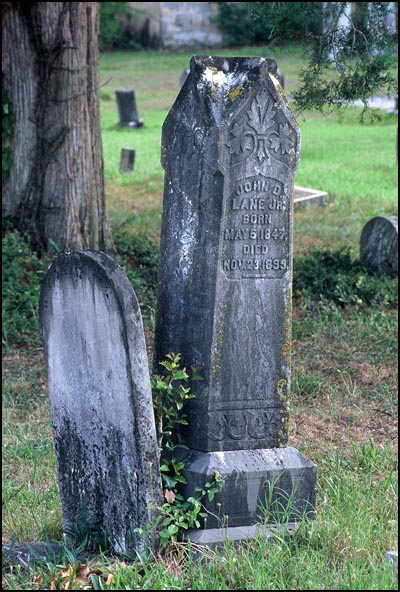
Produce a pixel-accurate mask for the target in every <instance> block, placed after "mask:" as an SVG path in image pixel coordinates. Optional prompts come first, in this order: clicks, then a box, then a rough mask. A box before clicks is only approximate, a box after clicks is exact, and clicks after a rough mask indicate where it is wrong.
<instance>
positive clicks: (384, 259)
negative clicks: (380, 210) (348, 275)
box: [360, 216, 399, 275]
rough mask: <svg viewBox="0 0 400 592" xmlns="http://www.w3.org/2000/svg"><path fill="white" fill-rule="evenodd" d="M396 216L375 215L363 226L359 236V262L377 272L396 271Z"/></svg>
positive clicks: (397, 232) (395, 272)
mask: <svg viewBox="0 0 400 592" xmlns="http://www.w3.org/2000/svg"><path fill="white" fill-rule="evenodd" d="M398 246H399V231H398V219H397V216H377V217H376V218H372V219H371V220H370V221H369V222H367V224H366V225H365V226H364V228H363V229H362V232H361V237H360V262H361V264H362V265H364V267H366V268H367V269H368V270H370V271H372V272H374V273H376V274H378V275H382V274H388V275H392V274H397V273H398Z"/></svg>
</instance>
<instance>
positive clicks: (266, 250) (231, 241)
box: [220, 175, 289, 280]
mask: <svg viewBox="0 0 400 592" xmlns="http://www.w3.org/2000/svg"><path fill="white" fill-rule="evenodd" d="M288 228H289V199H288V197H287V196H286V195H285V194H284V187H283V183H282V182H281V181H279V180H277V179H274V178H272V177H266V176H264V175H256V176H252V177H246V178H245V179H241V180H239V181H237V182H236V184H235V187H234V190H233V192H232V194H231V195H230V197H229V198H228V200H227V202H226V204H225V211H224V217H223V222H222V226H221V232H222V237H221V252H220V267H221V269H222V271H223V272H224V274H225V276H226V277H227V278H228V279H232V280H236V279H246V278H266V279H268V278H271V279H275V278H281V277H283V274H284V273H285V272H286V271H287V269H288V267H289V232H288Z"/></svg>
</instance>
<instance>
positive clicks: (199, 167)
mask: <svg viewBox="0 0 400 592" xmlns="http://www.w3.org/2000/svg"><path fill="white" fill-rule="evenodd" d="M276 71H277V66H276V63H275V62H274V60H271V59H264V58H223V57H201V56H199V57H196V56H195V57H193V58H192V60H191V64H190V74H189V76H188V78H187V80H186V82H185V85H184V86H183V88H182V89H181V92H180V94H179V96H178V98H177V100H176V102H175V104H174V105H173V107H172V109H171V111H170V113H169V115H168V117H167V119H166V121H165V123H164V126H163V137H162V164H163V167H164V169H165V189H164V204H163V219H162V231H161V247H160V265H159V285H158V308H157V316H156V330H155V344H154V349H155V352H154V362H155V366H154V370H155V371H156V372H158V373H159V372H160V367H159V365H158V364H159V363H160V362H161V361H163V360H164V359H165V356H166V354H167V353H169V352H179V353H181V355H182V361H183V362H184V364H185V365H186V367H187V368H188V369H190V367H191V366H194V367H196V368H198V369H199V373H200V374H201V375H202V378H203V380H202V381H196V382H194V384H193V394H194V395H195V398H194V399H193V400H192V401H191V402H190V408H189V427H188V429H187V431H186V434H185V437H186V441H187V444H188V445H189V448H190V450H189V451H188V452H187V453H186V461H185V462H186V474H187V476H188V481H189V485H188V488H187V493H191V491H193V488H194V487H195V486H197V485H200V486H204V483H205V482H206V481H207V480H209V478H210V476H212V474H213V472H214V470H218V471H219V472H220V473H221V474H222V476H223V477H224V479H225V481H224V484H223V486H222V489H221V491H220V493H219V494H218V495H217V496H216V497H215V501H214V502H213V503H212V504H207V507H208V509H210V511H212V512H213V513H214V514H215V515H216V516H217V515H218V513H220V515H221V516H222V515H224V514H225V515H228V516H229V518H228V526H229V529H228V531H229V536H232V537H234V536H235V533H234V529H235V528H239V529H240V532H241V533H246V532H249V533H251V532H252V529H253V528H254V524H255V523H256V522H258V521H259V520H260V519H262V512H261V511H260V507H261V506H262V505H264V506H265V505H266V503H267V500H268V499H270V501H271V502H272V505H273V507H274V508H275V509H277V508H278V507H280V508H281V509H282V508H283V507H284V505H286V506H288V503H286V504H284V500H286V501H287V500H288V499H289V498H290V499H291V505H292V509H291V512H290V519H291V520H293V521H295V520H296V519H298V518H299V517H300V516H301V515H303V513H306V514H307V515H308V516H310V517H311V516H313V513H314V507H315V486H316V467H315V465H314V464H313V463H312V462H311V461H309V460H308V459H307V458H305V457H304V456H303V455H302V454H300V453H299V452H298V451H297V450H296V449H294V448H291V447H287V440H288V418H289V390H290V344H291V286H292V283H291V274H292V215H293V199H292V198H293V176H294V173H295V171H296V169H297V166H298V159H299V144H300V138H299V129H298V126H297V124H296V121H295V119H294V117H293V115H292V113H291V111H290V108H289V106H288V103H287V101H286V100H285V97H284V95H283V94H281V86H280V84H279V82H278V80H277V78H276ZM272 484H274V486H273V485H272ZM218 504H221V505H220V506H219V505H218ZM218 508H220V512H218ZM278 514H279V513H278ZM288 516H289V515H288ZM281 518H282V512H281V513H280V514H279V515H278V516H277V515H276V513H275V519H276V520H278V521H279V520H280V519H281ZM218 524H219V522H218V519H217V518H216V517H215V516H209V517H208V519H207V529H208V532H207V541H211V540H212V539H213V534H212V533H211V532H210V529H216V528H217V527H218ZM246 529H247V531H246ZM203 535H204V533H203ZM203 535H200V537H201V536H203ZM204 536H205V535H204ZM218 536H219V535H217V534H215V537H214V538H215V540H217V539H218ZM240 536H242V534H241V535H240ZM195 537H196V534H195V533H192V534H191V538H192V539H193V540H194V539H195ZM197 540H206V539H205V538H203V539H201V538H200V539H197Z"/></svg>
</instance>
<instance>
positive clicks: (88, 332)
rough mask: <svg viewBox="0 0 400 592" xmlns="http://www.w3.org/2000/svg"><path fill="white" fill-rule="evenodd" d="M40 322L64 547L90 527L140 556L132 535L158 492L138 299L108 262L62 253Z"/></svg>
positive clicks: (97, 255)
mask: <svg viewBox="0 0 400 592" xmlns="http://www.w3.org/2000/svg"><path fill="white" fill-rule="evenodd" d="M40 320H41V323H42V328H43V339H44V347H45V354H46V364H47V373H48V384H49V395H50V406H51V416H52V423H53V428H54V436H55V448H56V455H57V467H58V478H59V487H60V495H61V502H62V523H63V530H64V532H65V533H66V535H67V541H68V542H69V543H71V544H74V542H75V541H76V540H77V538H79V533H82V532H83V533H84V532H85V530H86V529H88V528H91V529H92V530H93V531H94V532H95V533H97V534H98V535H100V536H104V537H105V538H106V539H107V540H108V541H109V543H110V544H111V545H112V547H113V549H114V550H115V551H116V552H117V553H125V552H127V551H131V550H142V549H143V546H144V543H143V541H142V540H141V539H140V537H139V536H138V535H137V534H135V533H134V529H135V528H136V527H141V528H145V527H146V525H147V524H149V523H151V522H152V521H153V519H154V515H155V512H156V508H157V507H159V506H160V505H161V503H162V488H161V481H160V473H159V465H158V460H157V443H156V433H155V424H154V414H153V405H152V396H151V387H150V376H149V369H148V360H147V353H146V346H145V340H144V333H143V325H142V317H141V313H140V309H139V305H138V302H137V299H136V296H135V293H134V291H133V289H132V287H131V284H130V283H129V281H128V279H127V278H126V276H125V274H124V273H123V271H122V270H121V268H120V267H119V266H118V265H116V263H115V262H114V261H113V260H112V259H111V257H109V256H108V255H106V254H104V253H101V252H95V251H81V252H70V253H65V254H62V255H60V256H59V257H57V258H56V259H55V261H54V262H53V264H52V265H51V266H50V268H49V270H48V272H47V274H46V276H45V278H44V281H43V284H42V288H41V294H40ZM150 544H151V542H150Z"/></svg>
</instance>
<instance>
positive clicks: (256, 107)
mask: <svg viewBox="0 0 400 592" xmlns="http://www.w3.org/2000/svg"><path fill="white" fill-rule="evenodd" d="M247 117H248V118H249V126H250V127H251V128H252V129H254V131H255V132H257V134H260V135H265V134H267V132H268V130H270V129H271V128H273V127H274V125H275V121H274V119H275V111H274V107H273V104H272V102H271V101H269V100H267V101H266V103H264V104H262V103H261V100H260V97H256V98H255V99H254V101H253V102H252V104H251V108H250V109H249V110H248V111H247Z"/></svg>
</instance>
